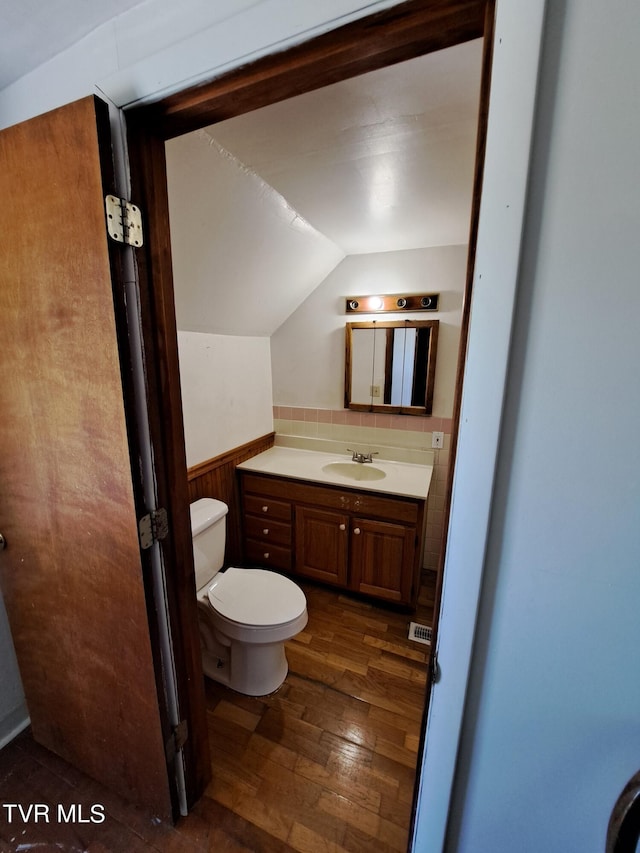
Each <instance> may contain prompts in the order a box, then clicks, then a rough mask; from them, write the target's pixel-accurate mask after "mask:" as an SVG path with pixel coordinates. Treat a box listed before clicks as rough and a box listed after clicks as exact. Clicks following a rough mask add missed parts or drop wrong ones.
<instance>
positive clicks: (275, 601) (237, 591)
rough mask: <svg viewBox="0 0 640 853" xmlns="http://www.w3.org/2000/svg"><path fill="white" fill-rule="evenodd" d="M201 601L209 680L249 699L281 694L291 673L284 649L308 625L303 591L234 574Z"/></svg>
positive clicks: (277, 578)
mask: <svg viewBox="0 0 640 853" xmlns="http://www.w3.org/2000/svg"><path fill="white" fill-rule="evenodd" d="M198 600H199V602H200V607H199V612H200V619H201V631H200V636H201V639H202V640H203V643H202V645H203V668H204V671H205V674H206V675H208V676H209V678H213V679H214V680H215V681H220V682H222V683H223V684H226V685H228V686H229V687H231V688H232V689H233V690H237V691H238V692H239V693H245V694H247V695H248V696H264V695H266V694H267V693H273V691H274V690H277V689H278V687H280V685H281V684H282V682H283V681H284V679H285V678H286V675H287V671H288V664H287V658H286V655H285V651H284V643H285V641H286V640H290V639H291V638H292V637H295V635H296V634H298V633H300V631H302V630H303V628H304V627H305V625H306V624H307V602H306V599H305V596H304V593H303V592H302V590H301V589H300V587H299V586H297V585H296V584H295V583H293V581H290V580H289V579H288V578H285V577H282V575H277V574H275V573H274V572H268V571H265V570H263V569H239V568H230V569H227V571H226V572H221V573H220V574H218V575H216V577H215V578H214V580H213V582H212V583H211V584H209V585H208V586H207V587H206V588H205V589H204V590H201V591H200V593H199V594H198ZM202 621H204V622H205V623H208V629H209V630H205V631H204V632H203V627H204V626H203V625H202ZM212 640H213V642H211V641H212Z"/></svg>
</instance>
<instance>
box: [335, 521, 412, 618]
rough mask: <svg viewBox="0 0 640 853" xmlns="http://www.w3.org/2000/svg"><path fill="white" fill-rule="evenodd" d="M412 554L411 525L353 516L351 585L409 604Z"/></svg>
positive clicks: (361, 590) (358, 590) (371, 593)
mask: <svg viewBox="0 0 640 853" xmlns="http://www.w3.org/2000/svg"><path fill="white" fill-rule="evenodd" d="M415 553H416V531H415V528H414V527H407V526H405V525H404V524H390V523H388V522H386V521H371V520H369V519H364V518H354V519H353V521H352V536H351V578H350V583H349V586H350V588H351V589H353V590H355V591H356V592H362V593H364V594H366V595H375V596H376V597H377V598H385V599H387V600H388V601H395V602H398V603H403V604H411V603H412V601H411V599H412V595H413V575H414V563H415Z"/></svg>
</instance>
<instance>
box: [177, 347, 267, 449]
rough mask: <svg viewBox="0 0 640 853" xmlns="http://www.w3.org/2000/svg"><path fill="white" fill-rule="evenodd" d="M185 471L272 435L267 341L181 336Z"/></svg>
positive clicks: (180, 356)
mask: <svg viewBox="0 0 640 853" xmlns="http://www.w3.org/2000/svg"><path fill="white" fill-rule="evenodd" d="M178 355H179V359H180V384H181V387H182V411H183V415H184V432H185V445H186V451H187V466H192V465H197V464H198V463H199V462H205V461H206V460H207V459H211V458H212V457H214V456H218V455H219V454H220V453H224V452H225V451H227V450H231V449H232V448H234V447H238V446H239V445H241V444H245V443H246V442H247V441H251V440H252V439H254V438H259V437H260V436H262V435H265V434H266V433H269V432H271V431H272V430H273V406H272V402H271V397H272V392H271V369H270V347H269V338H257V337H240V336H230V335H209V334H203V333H201V332H182V331H179V332H178Z"/></svg>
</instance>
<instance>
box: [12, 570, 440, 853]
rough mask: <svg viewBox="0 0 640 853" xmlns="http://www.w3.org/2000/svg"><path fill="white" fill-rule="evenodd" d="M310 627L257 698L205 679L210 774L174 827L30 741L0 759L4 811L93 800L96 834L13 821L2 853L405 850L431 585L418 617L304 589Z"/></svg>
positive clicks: (91, 829) (87, 827) (84, 827)
mask: <svg viewBox="0 0 640 853" xmlns="http://www.w3.org/2000/svg"><path fill="white" fill-rule="evenodd" d="M303 586H304V590H305V593H306V595H307V599H308V602H309V623H308V625H307V627H306V629H305V631H304V632H302V633H301V634H300V635H298V637H296V638H295V639H294V640H292V641H291V642H290V643H288V644H287V657H288V659H289V674H288V676H287V679H286V681H285V683H284V684H283V686H282V687H281V688H280V689H279V690H278V691H277V692H276V693H274V694H272V695H271V696H267V697H262V698H259V699H254V698H250V697H246V696H241V695H240V694H237V693H234V692H233V691H231V690H228V689H226V688H224V687H223V686H221V685H218V684H214V683H213V682H210V681H207V709H208V718H209V732H210V738H211V747H212V767H213V778H212V781H211V783H210V785H209V787H208V788H207V790H206V792H205V795H204V796H203V797H202V799H201V800H200V801H199V802H198V803H197V804H196V806H195V808H194V810H193V811H192V812H191V813H190V814H189V816H188V817H186V818H182V819H181V820H180V821H179V822H178V824H177V825H176V826H175V827H172V826H167V825H165V824H161V823H158V822H157V821H155V820H153V819H150V818H149V816H148V815H145V814H144V813H143V812H141V811H139V810H137V809H135V808H134V807H132V806H130V805H128V804H126V803H123V802H122V801H121V800H119V798H117V797H115V796H114V795H112V794H110V793H108V792H107V791H105V790H104V789H103V788H101V787H100V786H99V785H97V784H96V783H95V782H93V781H92V780H90V779H88V778H87V777H85V776H83V774H81V773H79V772H78V771H76V770H74V769H73V768H71V767H69V766H68V765H67V764H65V763H64V762H63V761H61V760H60V759H58V758H57V757H56V756H54V755H52V754H51V753H49V752H47V751H46V750H44V749H42V748H41V747H39V746H38V745H37V744H35V743H34V742H33V740H32V739H31V737H30V735H29V734H28V733H25V734H23V735H21V736H20V737H19V738H17V739H16V740H15V741H13V742H12V743H11V744H9V746H7V747H6V748H5V749H4V750H2V751H1V752H0V802H2V803H10V802H13V803H18V802H22V803H32V802H39V803H51V804H57V803H63V804H70V803H84V804H85V807H86V809H87V810H88V807H89V805H90V804H93V803H101V804H103V805H104V807H105V812H106V820H105V821H104V823H103V824H80V825H79V824H66V825H65V824H62V825H60V824H44V825H43V824H42V823H40V824H34V823H28V824H20V825H17V824H16V823H12V824H8V823H7V821H6V813H3V814H0V853H5V851H17V850H29V849H32V848H33V846H34V845H37V849H39V850H49V849H51V850H60V849H63V850H65V851H68V853H76V851H78V853H79V851H87V853H106V851H116V853H119V852H120V851H123V853H125V852H126V853H137V851H149V850H155V851H162V853H174V851H175V853H191V851H194V853H195V851H199V852H200V853H203V851H211V853H289V852H290V851H299V853H316V851H322V853H341V851H351V853H365V851H366V853H389V851H400V853H402V851H405V850H406V849H407V842H408V832H409V823H410V818H411V808H412V798H413V786H414V780H415V764H416V757H417V750H418V742H419V732H420V722H421V718H422V709H423V702H424V685H425V675H426V663H427V661H426V654H425V652H428V650H429V647H428V646H424V645H419V644H416V643H414V642H411V641H409V640H408V639H407V628H408V623H409V621H410V620H411V619H414V620H415V621H419V622H423V623H426V624H430V623H431V619H432V606H433V585H432V584H427V585H426V586H425V587H423V590H422V593H421V596H420V604H419V607H418V610H417V612H416V614H413V615H408V614H406V613H405V614H403V613H398V612H396V611H393V610H390V609H386V608H382V607H378V606H376V605H373V604H370V603H368V602H364V601H361V600H357V599H352V598H349V597H347V596H343V595H340V594H338V593H336V592H332V591H330V590H327V589H321V588H320V587H315V586H311V585H303Z"/></svg>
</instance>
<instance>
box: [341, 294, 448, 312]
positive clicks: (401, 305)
mask: <svg viewBox="0 0 640 853" xmlns="http://www.w3.org/2000/svg"><path fill="white" fill-rule="evenodd" d="M439 302H440V294H439V293H412V294H407V293H394V294H391V295H387V296H377V295H376V296H347V298H346V313H347V314H354V313H358V314H378V313H380V312H384V313H387V312H390V311H437V310H438V305H439Z"/></svg>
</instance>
